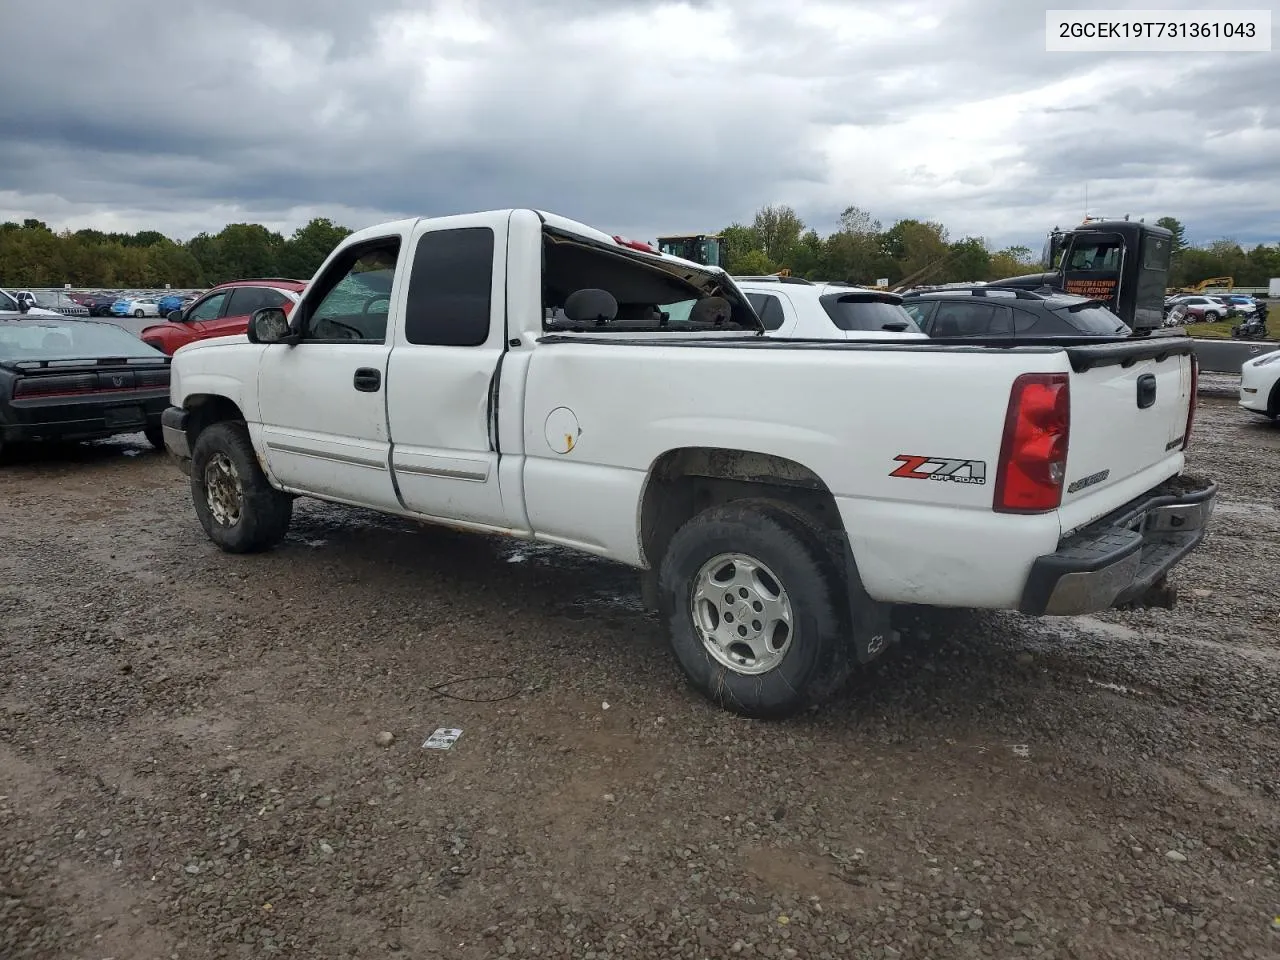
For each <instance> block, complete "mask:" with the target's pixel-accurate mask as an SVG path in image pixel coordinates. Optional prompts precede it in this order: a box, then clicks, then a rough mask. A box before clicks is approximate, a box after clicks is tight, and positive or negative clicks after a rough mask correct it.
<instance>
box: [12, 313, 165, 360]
mask: <svg viewBox="0 0 1280 960" xmlns="http://www.w3.org/2000/svg"><path fill="white" fill-rule="evenodd" d="M161 356H164V354H162V353H161V352H160V351H159V350H157V349H155V348H154V347H150V346H147V344H145V343H143V342H142V341H141V340H139V339H138V338H137V337H135V336H134V335H133V334H131V333H129V332H128V331H127V330H124V329H122V328H121V327H116V326H113V325H111V324H109V323H89V322H85V321H80V322H78V323H31V322H29V321H18V322H10V323H0V361H2V360H10V361H21V360H100V359H105V358H108V357H121V358H133V357H139V358H142V357H161Z"/></svg>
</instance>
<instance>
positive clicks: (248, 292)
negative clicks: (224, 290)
mask: <svg viewBox="0 0 1280 960" xmlns="http://www.w3.org/2000/svg"><path fill="white" fill-rule="evenodd" d="M288 303H289V298H288V297H286V296H285V295H284V294H283V293H280V292H279V291H278V290H272V289H271V288H270V287H235V288H233V289H232V291H231V298H230V300H229V301H228V302H227V309H226V310H225V311H223V313H222V316H220V317H218V318H217V319H215V320H210V321H209V322H208V323H207V324H205V336H208V337H235V336H240V335H241V334H243V333H244V332H245V331H246V330H248V329H249V318H250V317H251V316H253V313H254V311H255V310H261V309H262V308H263V307H280V308H281V309H284V307H285V304H288Z"/></svg>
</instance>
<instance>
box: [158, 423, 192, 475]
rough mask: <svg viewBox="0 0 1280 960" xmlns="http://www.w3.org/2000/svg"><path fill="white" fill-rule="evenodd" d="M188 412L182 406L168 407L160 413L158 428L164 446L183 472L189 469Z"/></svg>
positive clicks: (187, 471) (188, 471)
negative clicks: (161, 433) (161, 434)
mask: <svg viewBox="0 0 1280 960" xmlns="http://www.w3.org/2000/svg"><path fill="white" fill-rule="evenodd" d="M189 417H190V414H189V413H187V411H186V410H183V409H182V407H168V408H166V409H165V411H164V413H162V414H161V415H160V428H161V431H162V432H163V433H164V448H165V450H167V451H168V452H169V455H170V456H171V457H173V458H174V460H176V461H177V462H178V468H179V469H180V470H181V471H182V472H183V473H190V469H191V441H190V440H188V439H187V421H188V419H189Z"/></svg>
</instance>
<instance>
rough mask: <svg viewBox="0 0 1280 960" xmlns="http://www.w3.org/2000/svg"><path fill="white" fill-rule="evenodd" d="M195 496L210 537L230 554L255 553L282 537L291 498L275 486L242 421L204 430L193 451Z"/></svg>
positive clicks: (286, 527)
mask: <svg viewBox="0 0 1280 960" xmlns="http://www.w3.org/2000/svg"><path fill="white" fill-rule="evenodd" d="M191 500H192V503H193V505H194V506H195V509H196V516H197V517H199V519H200V525H201V526H202V527H204V531H205V533H206V534H208V535H209V539H210V540H212V541H213V542H214V543H216V544H217V545H218V546H219V547H221V548H222V549H223V550H225V551H227V552H228V553H253V552H256V551H259V550H266V549H269V548H270V547H273V546H275V545H276V544H277V543H279V542H280V541H281V540H283V539H284V535H285V533H286V532H288V529H289V522H290V521H291V520H292V519H293V498H292V497H290V496H289V495H288V494H287V493H281V492H280V491H279V490H277V489H275V488H274V487H273V486H271V482H270V481H269V480H267V476H266V474H264V473H263V472H262V467H260V466H259V465H258V459H257V457H256V455H255V454H254V451H253V444H252V443H251V441H250V440H249V433H248V430H247V429H246V428H245V425H244V424H243V423H239V422H235V421H229V420H228V421H223V422H221V423H215V424H214V425H213V426H211V427H207V428H206V429H204V430H203V431H201V433H200V435H199V436H198V437H197V438H196V443H195V448H194V449H193V450H192V451H191Z"/></svg>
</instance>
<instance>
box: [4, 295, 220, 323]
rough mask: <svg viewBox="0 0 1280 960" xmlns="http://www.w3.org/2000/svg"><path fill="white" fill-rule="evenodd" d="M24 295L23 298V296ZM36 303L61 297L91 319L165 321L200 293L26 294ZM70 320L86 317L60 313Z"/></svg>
mask: <svg viewBox="0 0 1280 960" xmlns="http://www.w3.org/2000/svg"><path fill="white" fill-rule="evenodd" d="M20 295H21V294H20ZM25 295H26V296H29V297H31V298H32V299H33V301H40V302H42V303H43V301H44V300H45V299H47V298H50V297H54V296H57V297H60V298H63V300H64V301H66V302H68V303H71V304H74V305H75V306H76V307H77V308H79V309H80V310H83V311H86V312H87V315H88V316H91V317H139V318H141V317H163V316H166V315H168V313H169V312H170V311H173V310H177V309H180V308H181V307H182V306H183V304H184V303H189V302H190V301H191V300H193V299H194V298H195V297H196V295H197V294H196V293H176V292H175V293H168V294H164V293H157V292H155V291H153V290H148V291H142V290H98V291H90V292H84V291H80V292H75V293H69V292H65V291H61V290H56V291H48V292H46V293H38V294H32V293H30V292H26V294H25ZM59 312H61V313H63V314H64V315H66V316H84V315H85V314H83V313H80V314H77V313H72V312H70V311H68V310H60V311H59Z"/></svg>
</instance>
